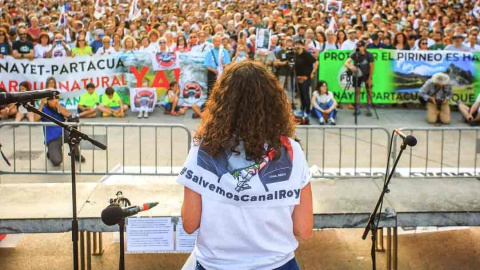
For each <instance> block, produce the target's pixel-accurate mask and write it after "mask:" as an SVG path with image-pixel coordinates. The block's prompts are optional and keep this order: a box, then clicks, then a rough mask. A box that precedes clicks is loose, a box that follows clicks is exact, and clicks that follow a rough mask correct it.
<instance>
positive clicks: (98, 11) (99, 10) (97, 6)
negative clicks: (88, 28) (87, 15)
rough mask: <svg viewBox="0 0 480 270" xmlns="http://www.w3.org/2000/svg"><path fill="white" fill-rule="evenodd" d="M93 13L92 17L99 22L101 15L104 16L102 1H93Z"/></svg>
mask: <svg viewBox="0 0 480 270" xmlns="http://www.w3.org/2000/svg"><path fill="white" fill-rule="evenodd" d="M94 10H95V12H94V14H93V16H94V17H95V18H96V19H97V20H99V19H100V18H101V17H102V16H103V14H105V5H104V3H103V0H97V1H95V9H94Z"/></svg>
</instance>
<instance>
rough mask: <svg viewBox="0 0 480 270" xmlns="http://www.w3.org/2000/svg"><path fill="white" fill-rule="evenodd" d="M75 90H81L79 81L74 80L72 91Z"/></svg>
mask: <svg viewBox="0 0 480 270" xmlns="http://www.w3.org/2000/svg"><path fill="white" fill-rule="evenodd" d="M73 90H79V91H80V84H78V82H77V81H73V85H72V89H71V90H70V91H73Z"/></svg>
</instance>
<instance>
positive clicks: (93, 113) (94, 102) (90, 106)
mask: <svg viewBox="0 0 480 270" xmlns="http://www.w3.org/2000/svg"><path fill="white" fill-rule="evenodd" d="M99 103H100V101H99V99H98V94H97V92H96V91H95V85H94V84H93V83H88V84H87V92H86V93H84V94H83V95H82V96H81V97H80V102H78V109H77V112H78V117H80V118H95V117H97V106H98V104H99Z"/></svg>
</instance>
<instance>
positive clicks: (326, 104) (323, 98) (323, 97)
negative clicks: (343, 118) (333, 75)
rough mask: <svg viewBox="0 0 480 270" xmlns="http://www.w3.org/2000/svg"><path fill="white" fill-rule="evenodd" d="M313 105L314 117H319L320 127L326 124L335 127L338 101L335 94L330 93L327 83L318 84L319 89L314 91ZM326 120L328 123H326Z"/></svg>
mask: <svg viewBox="0 0 480 270" xmlns="http://www.w3.org/2000/svg"><path fill="white" fill-rule="evenodd" d="M312 105H313V112H314V115H315V116H316V117H318V122H319V124H320V125H325V123H328V124H329V125H335V116H336V114H337V109H336V108H337V101H336V100H335V97H334V96H333V93H332V92H330V91H328V85H327V82H325V81H320V82H319V83H318V84H317V89H316V90H315V91H313V96H312ZM325 116H326V117H325ZM325 118H326V119H327V121H325Z"/></svg>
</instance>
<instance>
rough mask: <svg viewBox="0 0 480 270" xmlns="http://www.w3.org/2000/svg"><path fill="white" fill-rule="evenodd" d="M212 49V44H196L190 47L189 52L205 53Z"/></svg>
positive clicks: (206, 42)
mask: <svg viewBox="0 0 480 270" xmlns="http://www.w3.org/2000/svg"><path fill="white" fill-rule="evenodd" d="M212 49H213V44H212V43H210V42H208V41H205V42H204V43H202V44H198V45H195V46H193V47H192V50H191V52H204V53H207V52H209V51H211V50H212Z"/></svg>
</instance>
